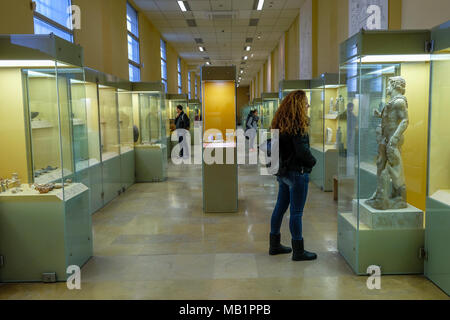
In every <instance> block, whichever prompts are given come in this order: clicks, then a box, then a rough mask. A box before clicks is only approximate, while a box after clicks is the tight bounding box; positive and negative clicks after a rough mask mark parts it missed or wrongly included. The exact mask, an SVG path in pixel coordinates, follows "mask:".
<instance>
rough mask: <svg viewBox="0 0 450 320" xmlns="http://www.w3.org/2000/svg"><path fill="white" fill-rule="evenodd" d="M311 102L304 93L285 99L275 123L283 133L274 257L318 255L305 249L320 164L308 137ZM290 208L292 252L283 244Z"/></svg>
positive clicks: (273, 226) (310, 257) (298, 258)
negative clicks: (309, 201) (306, 215)
mask: <svg viewBox="0 0 450 320" xmlns="http://www.w3.org/2000/svg"><path fill="white" fill-rule="evenodd" d="M308 108H309V104H308V98H307V97H306V94H305V92H304V91H303V90H298V91H293V92H291V93H290V94H289V95H287V96H286V98H284V100H283V101H282V102H281V104H280V107H279V108H278V110H277V112H276V113H275V116H274V118H273V120H272V129H278V130H279V156H280V159H279V160H280V161H279V170H278V173H277V180H278V185H279V187H278V199H277V204H276V205H275V208H274V210H273V213H272V218H271V231H270V249H269V254H270V255H276V254H282V253H290V252H291V251H292V260H294V261H301V260H314V259H316V258H317V255H316V254H315V253H312V252H308V251H306V250H305V249H304V242H303V236H302V216H303V208H304V207H305V202H306V197H307V194H308V183H309V174H310V173H311V170H312V168H313V167H314V165H315V164H316V159H315V158H314V156H313V155H312V154H311V150H310V145H309V135H308V126H309V118H308V113H307V112H308ZM289 205H290V214H291V215H290V219H289V229H290V231H291V236H292V249H291V248H289V247H286V246H283V245H282V244H281V242H280V239H281V235H280V228H281V223H282V221H283V216H284V214H285V212H286V210H287V209H288V207H289Z"/></svg>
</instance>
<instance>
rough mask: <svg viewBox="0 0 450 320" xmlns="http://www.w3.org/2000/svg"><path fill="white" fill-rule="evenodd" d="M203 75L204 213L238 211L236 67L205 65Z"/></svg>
mask: <svg viewBox="0 0 450 320" xmlns="http://www.w3.org/2000/svg"><path fill="white" fill-rule="evenodd" d="M201 75H202V77H201V84H202V96H203V98H202V102H203V112H202V114H203V132H204V135H205V139H206V140H204V141H203V147H202V151H203V153H202V160H203V161H202V165H203V170H202V175H203V210H204V212H237V209H238V171H237V170H238V166H237V154H236V151H237V150H236V149H237V148H236V138H235V135H234V133H235V131H236V67H206V66H203V67H202V70H201ZM227 130H229V131H228V132H227ZM230 131H231V132H230Z"/></svg>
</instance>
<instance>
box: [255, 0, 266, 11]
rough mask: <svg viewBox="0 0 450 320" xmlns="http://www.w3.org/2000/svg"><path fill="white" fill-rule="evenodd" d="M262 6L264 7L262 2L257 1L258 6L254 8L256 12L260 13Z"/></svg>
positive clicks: (260, 0)
mask: <svg viewBox="0 0 450 320" xmlns="http://www.w3.org/2000/svg"><path fill="white" fill-rule="evenodd" d="M263 6H264V0H259V2H258V6H257V7H256V10H259V11H261V10H262V8H263Z"/></svg>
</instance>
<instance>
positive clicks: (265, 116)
mask: <svg viewBox="0 0 450 320" xmlns="http://www.w3.org/2000/svg"><path fill="white" fill-rule="evenodd" d="M261 98H262V103H263V104H262V114H261V128H263V129H266V130H270V127H271V125H272V119H273V116H274V114H275V111H277V109H278V103H279V100H278V93H263V94H262V95H261Z"/></svg>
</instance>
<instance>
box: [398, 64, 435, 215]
mask: <svg viewBox="0 0 450 320" xmlns="http://www.w3.org/2000/svg"><path fill="white" fill-rule="evenodd" d="M429 72H430V66H429V63H415V64H408V63H403V64H402V66H401V76H403V77H404V78H405V81H406V93H405V96H406V98H407V99H408V114H409V126H408V129H406V131H405V143H404V145H403V149H402V155H403V162H404V167H405V177H406V189H407V199H408V203H410V204H411V205H413V206H415V207H417V208H419V209H421V210H425V197H426V183H427V179H426V177H427V152H428V150H427V143H428V142H427V141H428V140H427V139H428V98H429V92H428V89H429Z"/></svg>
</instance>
